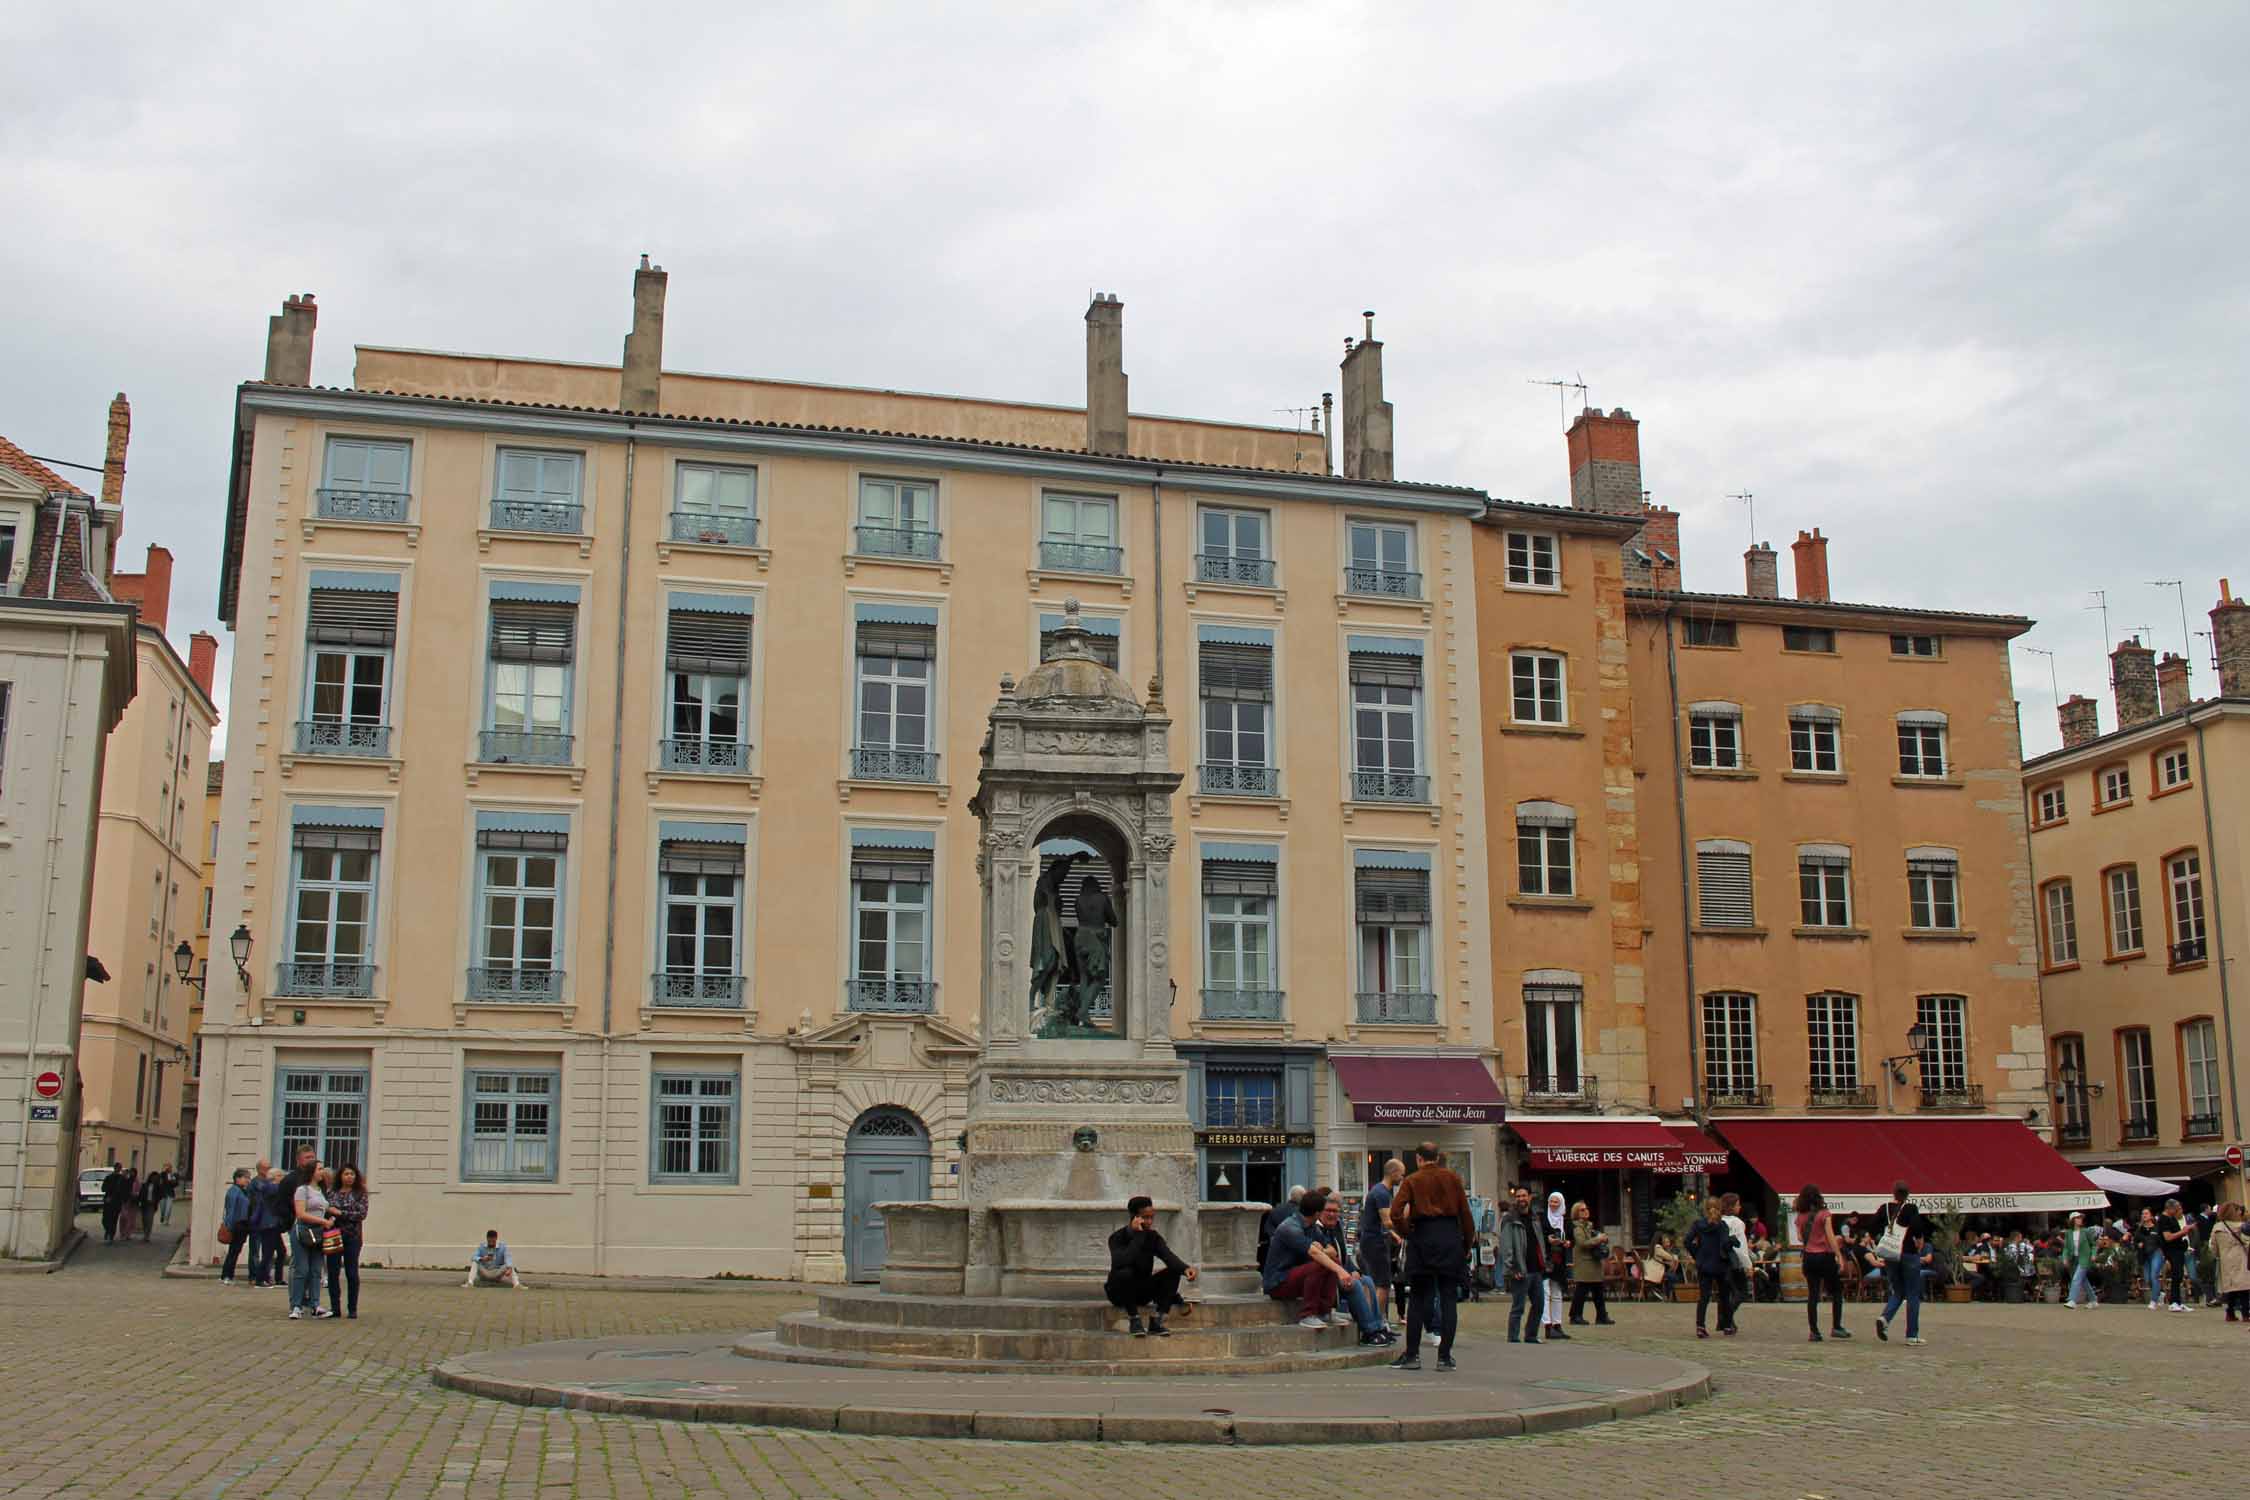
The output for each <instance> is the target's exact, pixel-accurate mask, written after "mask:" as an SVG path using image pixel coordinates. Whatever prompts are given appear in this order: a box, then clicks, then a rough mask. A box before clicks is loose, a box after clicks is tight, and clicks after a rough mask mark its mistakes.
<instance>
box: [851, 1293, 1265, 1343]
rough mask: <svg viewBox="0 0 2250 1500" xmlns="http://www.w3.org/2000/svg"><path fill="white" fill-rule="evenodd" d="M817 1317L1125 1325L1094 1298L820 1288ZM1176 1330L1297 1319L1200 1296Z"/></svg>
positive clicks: (1254, 1304)
mask: <svg viewBox="0 0 2250 1500" xmlns="http://www.w3.org/2000/svg"><path fill="white" fill-rule="evenodd" d="M818 1297H819V1303H820V1315H821V1316H822V1317H824V1318H832V1319H834V1320H835V1321H836V1322H839V1323H871V1324H880V1325H885V1326H890V1327H900V1328H995V1329H999V1328H1013V1329H1020V1330H1022V1331H1024V1332H1026V1333H1102V1332H1106V1331H1114V1330H1116V1329H1118V1328H1121V1327H1123V1326H1124V1322H1125V1315H1124V1314H1123V1313H1121V1312H1119V1311H1118V1310H1117V1309H1116V1308H1114V1307H1111V1306H1110V1305H1109V1304H1108V1303H1107V1302H1103V1301H1100V1300H1096V1299H1086V1300H1073V1301H1067V1302H1065V1301H1048V1300H1042V1299H1036V1298H1029V1297H902V1296H897V1295H894V1294H891V1293H888V1292H879V1291H875V1290H873V1289H872V1288H863V1287H850V1288H835V1289H827V1288H824V1289H822V1290H821V1291H820V1292H819V1293H818ZM1169 1321H1170V1322H1171V1325H1172V1327H1173V1329H1174V1330H1175V1332H1178V1333H1186V1332H1189V1331H1190V1330H1198V1331H1200V1330H1203V1329H1207V1328H1286V1327H1289V1326H1291V1325H1293V1324H1295V1322H1296V1321H1297V1312H1296V1308H1295V1306H1294V1305H1293V1304H1291V1303H1287V1302H1277V1301H1275V1300H1274V1299H1273V1298H1271V1297H1204V1298H1201V1299H1199V1300H1197V1301H1194V1302H1192V1303H1191V1304H1190V1305H1189V1308H1188V1310H1187V1311H1185V1312H1181V1313H1175V1314H1173V1315H1172V1317H1171V1318H1170V1320H1169Z"/></svg>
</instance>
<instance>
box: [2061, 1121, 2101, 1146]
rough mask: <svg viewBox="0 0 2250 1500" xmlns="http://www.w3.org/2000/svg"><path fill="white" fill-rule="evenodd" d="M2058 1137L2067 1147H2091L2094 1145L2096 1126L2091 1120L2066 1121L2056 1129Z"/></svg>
mask: <svg viewBox="0 0 2250 1500" xmlns="http://www.w3.org/2000/svg"><path fill="white" fill-rule="evenodd" d="M2056 1137H2057V1139H2059V1140H2060V1141H2061V1142H2062V1143H2063V1144H2064V1145H2065V1146H2091V1145H2092V1144H2094V1125H2093V1122H2092V1121H2091V1120H2065V1121H2063V1122H2062V1124H2061V1125H2060V1126H2058V1127H2057V1129H2056Z"/></svg>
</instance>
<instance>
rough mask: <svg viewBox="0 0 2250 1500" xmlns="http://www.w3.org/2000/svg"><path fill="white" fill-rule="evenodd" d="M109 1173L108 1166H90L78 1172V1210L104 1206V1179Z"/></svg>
mask: <svg viewBox="0 0 2250 1500" xmlns="http://www.w3.org/2000/svg"><path fill="white" fill-rule="evenodd" d="M108 1175H109V1168H107V1167H88V1168H87V1169H86V1170H85V1171H83V1172H81V1173H79V1174H78V1211H79V1212H80V1213H85V1212H86V1211H87V1210H88V1209H99V1208H100V1207H101V1206H102V1179H103V1178H105V1177H107V1176H108Z"/></svg>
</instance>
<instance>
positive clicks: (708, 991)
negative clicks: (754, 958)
mask: <svg viewBox="0 0 2250 1500" xmlns="http://www.w3.org/2000/svg"><path fill="white" fill-rule="evenodd" d="M649 988H650V998H651V999H652V1000H653V1001H654V1002H655V1003H656V1004H658V1005H687V1006H704V1007H709V1008H712V1009H718V1008H724V1009H728V1010H740V1009H741V1008H742V976H741V975H740V974H696V973H686V972H683V973H667V972H663V971H659V972H658V973H656V974H653V975H651V976H650V977H649Z"/></svg>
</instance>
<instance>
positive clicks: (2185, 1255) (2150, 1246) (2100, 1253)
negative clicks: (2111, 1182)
mask: <svg viewBox="0 0 2250 1500" xmlns="http://www.w3.org/2000/svg"><path fill="white" fill-rule="evenodd" d="M2244 1217H2245V1215H2244V1211H2243V1207H2242V1205H2241V1204H2239V1203H2232V1202H2229V1203H2221V1204H2219V1205H2217V1206H2216V1207H2215V1208H2210V1209H2205V1210H2203V1211H2202V1212H2200V1213H2197V1212H2190V1211H2189V1210H2187V1209H2186V1208H2184V1207H2182V1206H2181V1203H2180V1200H2179V1199H2177V1198H2173V1199H2169V1200H2167V1201H2166V1202H2165V1204H2164V1207H2163V1210H2162V1211H2161V1212H2159V1211H2158V1210H2156V1209H2153V1208H2144V1209H2142V1210H2141V1213H2140V1218H2139V1220H2138V1222H2133V1221H2129V1220H2127V1219H2125V1218H2122V1217H2120V1218H2118V1219H2117V1220H2115V1221H2114V1222H2111V1223H2106V1224H2105V1223H2102V1222H2100V1220H2099V1219H2098V1218H2097V1219H2095V1220H2094V1221H2093V1222H2088V1219H2087V1216H2086V1215H2084V1214H2072V1215H2071V1216H2070V1227H2069V1228H2068V1229H2067V1230H2065V1231H2064V1233H2063V1237H2062V1243H2061V1245H2060V1246H2059V1247H2058V1253H2059V1255H2060V1257H2061V1259H2062V1263H2063V1266H2064V1269H2066V1270H2067V1271H2068V1272H2069V1273H2070V1292H2069V1295H2068V1296H2066V1297H2065V1298H2064V1299H2063V1306H2065V1307H2070V1308H2087V1307H2092V1306H2094V1305H2095V1304H2096V1303H2097V1302H2098V1301H2099V1300H2100V1297H2101V1292H2102V1290H2103V1288H2104V1287H2105V1286H2106V1287H2109V1288H2112V1289H2113V1290H2114V1291H2115V1294H2116V1296H2117V1298H2118V1300H2120V1301H2122V1300H2123V1299H2124V1297H2125V1296H2126V1295H2127V1293H2128V1292H2129V1290H2130V1288H2131V1286H2132V1283H2133V1278H2134V1276H2135V1275H2138V1276H2139V1277H2140V1278H2141V1281H2142V1283H2143V1285H2144V1287H2145V1288H2146V1291H2147V1296H2148V1307H2149V1311H2151V1312H2155V1311H2157V1310H2158V1309H2160V1308H2164V1307H2170V1308H2171V1310H2172V1311H2173V1312H2187V1311H2189V1310H2190V1309H2192V1308H2194V1307H2196V1306H2198V1305H2199V1304H2203V1303H2206V1302H2212V1303H2216V1302H2224V1303H2225V1305H2226V1310H2227V1321H2228V1322H2229V1323H2250V1224H2245V1223H2244V1222H2243V1221H2244ZM2205 1249H2209V1251H2210V1252H2211V1256H2212V1271H2213V1275H2212V1278H2211V1283H2210V1285H2209V1286H2204V1285H2202V1284H2201V1283H2202V1278H2201V1276H2200V1275H2199V1262H2200V1260H2201V1258H2202V1254H2203V1252H2204V1250H2205Z"/></svg>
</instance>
